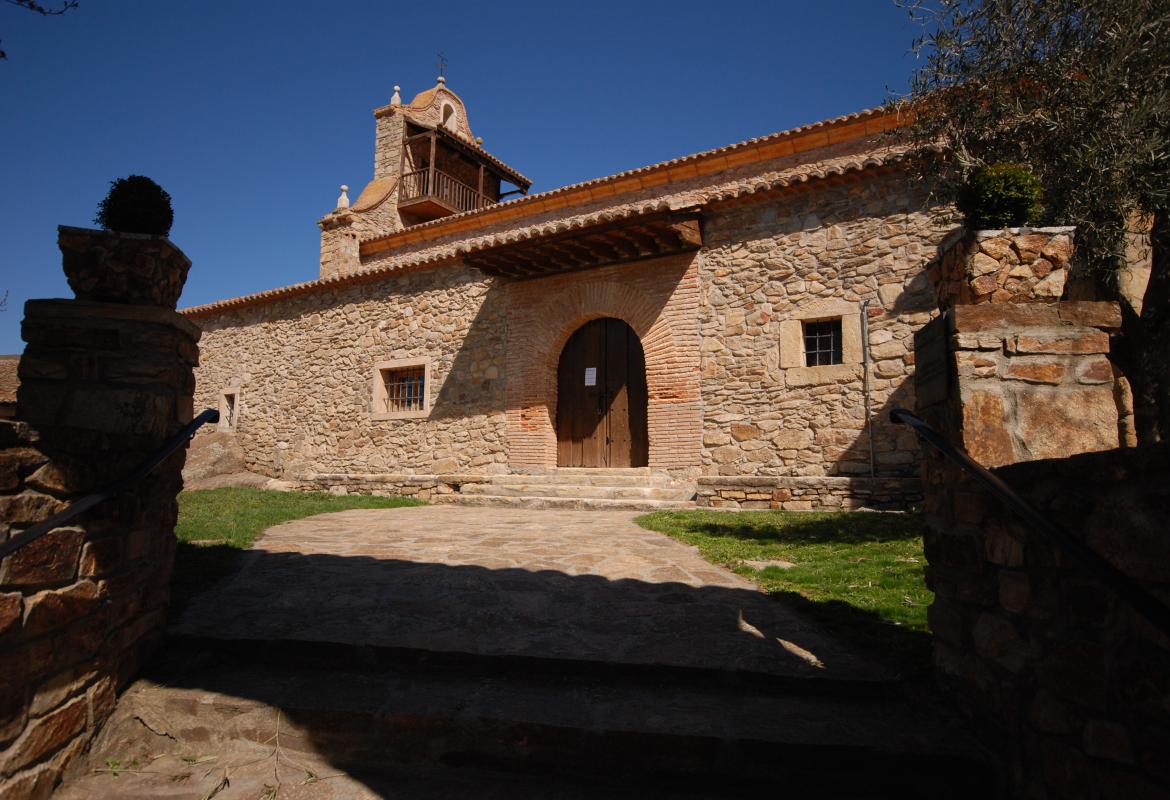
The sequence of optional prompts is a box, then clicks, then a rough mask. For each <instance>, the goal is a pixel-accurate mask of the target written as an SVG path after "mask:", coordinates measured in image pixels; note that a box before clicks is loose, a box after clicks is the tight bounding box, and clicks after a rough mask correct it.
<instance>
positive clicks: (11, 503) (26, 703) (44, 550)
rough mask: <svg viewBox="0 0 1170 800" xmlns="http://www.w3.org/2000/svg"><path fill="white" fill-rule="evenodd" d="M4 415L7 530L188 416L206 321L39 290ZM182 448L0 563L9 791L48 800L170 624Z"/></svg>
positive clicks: (104, 476)
mask: <svg viewBox="0 0 1170 800" xmlns="http://www.w3.org/2000/svg"><path fill="white" fill-rule="evenodd" d="M23 333H24V338H25V341H26V342H27V343H28V346H27V348H26V349H25V351H24V356H23V358H22V359H21V363H20V378H21V385H20V389H19V394H18V405H17V418H18V419H19V420H20V421H15V420H2V421H0V520H2V522H0V540H6V539H7V538H8V537H9V536H11V535H13V534H15V533H17V532H19V531H21V530H25V529H27V528H29V527H31V526H32V525H34V524H36V523H37V522H40V521H41V520H44V519H46V518H48V517H49V516H51V515H52V514H54V513H57V512H58V511H61V510H63V509H64V508H65V507H67V506H68V504H69V503H70V502H72V501H74V500H77V499H79V498H80V497H82V496H84V495H86V494H89V493H91V492H94V491H97V490H100V489H102V488H105V487H106V486H107V485H108V484H109V483H111V482H113V481H114V480H116V479H118V478H119V477H121V476H124V475H128V474H129V473H131V472H132V471H133V470H134V469H135V468H137V467H138V466H139V465H140V464H142V463H143V462H145V461H146V460H147V458H148V457H149V456H150V455H152V454H153V452H154V451H155V450H157V448H158V447H159V446H160V445H161V444H162V443H163V441H164V440H165V439H166V437H167V436H169V435H171V434H173V433H175V432H176V431H177V430H178V429H179V428H180V427H181V426H182V425H184V424H186V423H187V422H189V421H190V420H191V411H192V407H191V391H192V388H193V385H194V380H193V377H192V372H191V370H192V367H193V366H194V364H195V362H196V360H197V357H198V350H197V348H196V342H197V341H198V340H199V329H198V328H196V327H195V325H193V324H192V323H191V322H189V321H187V320H186V319H184V318H183V317H181V316H179V315H178V314H175V313H174V312H173V311H168V310H165V309H161V308H151V307H143V306H130V305H118V304H108V303H86V302H80V301H70V300H33V301H30V302H29V303H28V305H27V306H26V309H25V319H24V327H23ZM182 466H183V451H182V450H180V451H179V452H178V453H176V454H175V455H174V456H172V457H171V458H170V459H168V460H167V461H165V462H164V463H163V464H162V465H160V466H159V467H157V468H156V469H155V470H154V471H153V472H152V473H151V474H150V475H149V476H148V477H147V478H146V479H144V480H143V481H142V482H141V483H139V484H138V485H137V487H135V489H134V490H132V491H129V492H127V493H125V494H123V495H120V496H118V497H116V498H113V499H111V500H107V501H106V502H104V503H102V504H100V505H98V506H97V507H96V508H94V509H93V510H91V511H89V512H87V513H85V514H83V515H81V516H79V517H77V518H76V519H75V520H74V521H73V522H72V524H70V525H69V526H68V527H63V528H57V529H55V530H53V531H51V532H49V533H48V534H46V535H45V536H43V537H42V538H40V539H38V540H36V541H35V542H33V543H32V544H29V545H27V546H26V547H24V548H22V549H20V550H18V551H17V552H15V553H13V554H12V555H10V556H8V557H7V558H5V559H4V560H3V562H0V748H2V749H0V797H3V798H21V800H24V798H45V797H48V795H49V793H50V792H51V791H52V790H53V787H54V785H55V783H56V782H57V781H58V780H59V778H60V776H61V775H62V773H63V772H64V771H65V770H67V769H68V768H69V767H70V766H71V765H72V764H74V763H76V757H77V756H78V755H79V754H80V753H81V752H82V751H83V750H84V749H85V747H86V745H87V743H88V742H89V739H90V737H91V736H92V735H93V734H94V733H95V732H96V731H97V729H98V728H99V727H100V726H101V725H102V723H103V722H104V721H105V719H106V718H107V717H108V716H109V714H110V712H111V711H112V709H113V707H114V701H115V697H116V693H117V691H118V690H119V689H120V688H121V687H122V686H124V685H125V684H126V683H127V682H128V681H129V679H130V678H131V677H132V676H133V675H134V674H135V672H136V671H137V668H138V664H139V661H140V659H141V658H142V656H143V654H144V653H145V652H146V651H147V650H148V649H149V648H150V646H151V645H152V644H153V643H154V642H155V641H156V640H157V639H158V637H159V636H160V634H161V632H162V627H163V622H164V618H165V610H166V604H167V600H168V597H169V593H170V575H171V564H172V559H173V555H174V546H175V539H174V534H173V531H174V525H175V519H176V516H177V505H176V503H175V497H176V495H177V494H178V492H179V489H180V488H181V486H182V482H181V478H180V471H181V470H182Z"/></svg>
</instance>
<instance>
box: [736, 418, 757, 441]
mask: <svg viewBox="0 0 1170 800" xmlns="http://www.w3.org/2000/svg"><path fill="white" fill-rule="evenodd" d="M761 433H762V431H761V430H760V429H759V428H758V427H757V426H755V425H750V424H747V423H742V422H733V423H732V424H731V437H732V438H733V439H735V441H737V442H744V441H748V440H750V439H758V438H759V437H760V434H761Z"/></svg>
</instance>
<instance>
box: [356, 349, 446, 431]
mask: <svg viewBox="0 0 1170 800" xmlns="http://www.w3.org/2000/svg"><path fill="white" fill-rule="evenodd" d="M430 379H431V373H430V364H429V362H428V361H427V359H425V358H424V359H408V360H399V361H383V362H381V363H378V364H375V365H374V375H373V398H372V403H371V405H370V413H371V415H372V418H373V419H403V418H409V417H425V416H426V415H427V414H428V413H429V411H430V386H429V384H430Z"/></svg>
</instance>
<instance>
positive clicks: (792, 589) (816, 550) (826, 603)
mask: <svg viewBox="0 0 1170 800" xmlns="http://www.w3.org/2000/svg"><path fill="white" fill-rule="evenodd" d="M637 522H638V524H639V525H641V526H642V527H643V528H648V529H649V530H653V531H659V532H661V533H665V534H666V535H668V536H671V537H673V538H675V539H678V540H679V541H681V542H685V543H687V544H690V545H694V546H695V547H697V548H698V549H699V552H700V553H701V554H702V555H703V557H704V558H706V559H707V560H708V561H712V562H714V563H716V564H720V565H722V566H725V567H728V568H730V569H732V570H734V571H735V572H737V573H739V574H740V575H743V576H745V577H748V578H751V579H753V580H754V581H756V582H757V583H759V584H760V586H761V587H762V588H763V589H765V590H766V591H767V592H768V593H769V594H772V595H774V596H776V597H778V598H781V599H783V600H785V601H787V602H791V603H794V604H796V605H797V606H799V607H800V608H801V609H802V610H804V611H805V612H807V613H808V614H810V615H811V616H813V617H815V618H816V619H818V620H819V621H820V622H822V623H824V624H826V625H828V626H829V627H832V628H835V629H837V630H838V631H840V632H842V633H844V634H846V635H848V637H849V638H851V639H853V640H854V641H856V642H858V643H859V644H861V645H863V646H866V647H870V648H875V649H879V650H881V651H882V652H884V653H886V654H888V655H889V656H891V657H892V658H894V659H895V660H896V661H898V662H899V663H900V664H902V665H903V666H904V667H905V668H907V669H908V670H910V671H915V672H916V671H919V670H920V669H922V668H925V667H926V666H928V664H929V644H930V640H929V635H928V633H927V627H926V608H927V606H929V605H930V602H931V600H932V598H933V595H932V594H931V592H930V590H929V589H927V588H926V583H925V581H924V578H923V563H924V557H923V554H922V524H923V523H922V521H921V519H920V518H919V517H918V516H916V515H912V514H876V513H862V512H852V513H842V512H835V513H830V512H825V513H814V512H793V511H739V512H722V511H660V512H656V513H653V514H646V515H645V516H642V517H639V518H638V519H637ZM777 560H779V561H786V562H790V563H792V564H794V565H795V566H793V567H790V568H788V569H784V568H781V567H777V566H769V567H766V568H764V569H758V568H755V567H752V566H749V565H747V564H746V563H745V562H748V561H777Z"/></svg>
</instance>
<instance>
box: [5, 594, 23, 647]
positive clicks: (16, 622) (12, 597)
mask: <svg viewBox="0 0 1170 800" xmlns="http://www.w3.org/2000/svg"><path fill="white" fill-rule="evenodd" d="M22 613H23V611H22V606H21V595H20V593H19V592H12V593H7V594H0V641H3V640H4V638H5V637H6V636H7V635H8V634H10V633H14V632H15V631H16V630H17V629H18V628H19V627H20V619H21V614H22Z"/></svg>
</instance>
